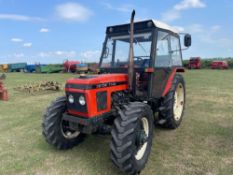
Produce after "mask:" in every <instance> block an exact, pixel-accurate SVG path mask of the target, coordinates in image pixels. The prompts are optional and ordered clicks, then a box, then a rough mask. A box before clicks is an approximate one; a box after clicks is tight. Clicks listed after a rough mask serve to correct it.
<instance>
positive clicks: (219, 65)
mask: <svg viewBox="0 0 233 175" xmlns="http://www.w3.org/2000/svg"><path fill="white" fill-rule="evenodd" d="M228 68H229V65H228V62H227V61H213V62H212V63H211V69H228Z"/></svg>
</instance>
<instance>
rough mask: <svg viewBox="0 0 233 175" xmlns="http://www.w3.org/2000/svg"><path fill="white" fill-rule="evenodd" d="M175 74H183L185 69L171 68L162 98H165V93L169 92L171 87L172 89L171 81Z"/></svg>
mask: <svg viewBox="0 0 233 175" xmlns="http://www.w3.org/2000/svg"><path fill="white" fill-rule="evenodd" d="M177 72H185V69H184V68H183V67H179V68H173V70H172V73H171V74H170V76H169V78H168V81H167V84H166V86H165V88H164V91H163V94H162V97H165V96H166V95H167V93H168V92H169V90H170V89H171V87H172V81H173V79H174V77H175V74H176V73H177Z"/></svg>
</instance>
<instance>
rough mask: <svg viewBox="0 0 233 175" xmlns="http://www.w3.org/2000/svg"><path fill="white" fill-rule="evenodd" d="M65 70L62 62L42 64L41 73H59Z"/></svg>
mask: <svg viewBox="0 0 233 175" xmlns="http://www.w3.org/2000/svg"><path fill="white" fill-rule="evenodd" d="M61 71H63V65H61V64H48V65H40V73H58V72H61Z"/></svg>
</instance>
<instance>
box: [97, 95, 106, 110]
mask: <svg viewBox="0 0 233 175" xmlns="http://www.w3.org/2000/svg"><path fill="white" fill-rule="evenodd" d="M96 101H97V109H98V111H102V110H105V109H107V91H101V92H97V93H96Z"/></svg>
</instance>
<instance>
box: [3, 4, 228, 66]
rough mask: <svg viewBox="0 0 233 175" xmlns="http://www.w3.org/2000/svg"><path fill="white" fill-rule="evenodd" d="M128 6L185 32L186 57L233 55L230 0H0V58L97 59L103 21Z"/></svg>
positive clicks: (114, 20) (123, 14) (113, 19)
mask: <svg viewBox="0 0 233 175" xmlns="http://www.w3.org/2000/svg"><path fill="white" fill-rule="evenodd" d="M132 9H135V10H136V19H137V20H141V19H151V18H153V19H157V20H161V21H163V22H166V23H168V24H170V25H172V26H175V27H176V28H177V29H179V30H180V31H181V32H189V33H191V34H192V37H193V45H192V47H191V48H190V49H189V50H187V51H185V52H184V55H183V56H184V58H186V59H187V58H189V57H190V56H201V57H229V56H231V57H233V34H232V28H233V18H232V12H233V1H232V0H221V1H220V0H215V1H213V0H137V1H135V0H124V1H120V0H111V1H110V0H96V1H93V0H79V1H65V0H53V1H48V0H47V1H46V0H40V1H32V0H20V1H19V0H0V63H12V62H28V63H35V62H40V63H62V62H63V60H65V59H67V58H68V59H70V60H81V61H91V60H98V59H99V55H100V50H101V47H102V43H103V40H104V35H105V28H106V26H107V25H113V24H120V23H125V22H126V21H129V18H130V13H131V11H132Z"/></svg>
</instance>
